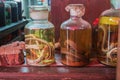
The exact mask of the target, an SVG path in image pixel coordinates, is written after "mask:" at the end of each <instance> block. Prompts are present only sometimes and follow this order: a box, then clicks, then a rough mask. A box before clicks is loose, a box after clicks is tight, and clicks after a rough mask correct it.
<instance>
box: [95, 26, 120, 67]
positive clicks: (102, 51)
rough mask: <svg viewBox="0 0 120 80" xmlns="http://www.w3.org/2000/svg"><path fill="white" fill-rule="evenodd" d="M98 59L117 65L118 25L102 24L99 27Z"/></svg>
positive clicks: (104, 62) (107, 63) (110, 64)
mask: <svg viewBox="0 0 120 80" xmlns="http://www.w3.org/2000/svg"><path fill="white" fill-rule="evenodd" d="M97 44H98V53H99V55H98V59H99V61H100V62H101V63H103V64H106V65H109V66H116V64H117V45H118V25H108V24H100V25H99V29H98V43H97Z"/></svg>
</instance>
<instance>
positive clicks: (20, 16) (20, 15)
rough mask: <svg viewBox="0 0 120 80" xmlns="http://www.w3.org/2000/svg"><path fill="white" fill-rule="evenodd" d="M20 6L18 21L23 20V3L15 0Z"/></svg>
mask: <svg viewBox="0 0 120 80" xmlns="http://www.w3.org/2000/svg"><path fill="white" fill-rule="evenodd" d="M14 1H16V3H17V5H18V20H22V2H21V0H14Z"/></svg>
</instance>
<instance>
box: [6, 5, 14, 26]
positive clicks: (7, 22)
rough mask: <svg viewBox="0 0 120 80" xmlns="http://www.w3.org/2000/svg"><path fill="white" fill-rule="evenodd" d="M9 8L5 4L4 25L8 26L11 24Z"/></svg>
mask: <svg viewBox="0 0 120 80" xmlns="http://www.w3.org/2000/svg"><path fill="white" fill-rule="evenodd" d="M11 16H12V15H11V6H10V5H9V4H6V3H5V24H6V25H9V24H11V20H12V19H11V18H12V17H11Z"/></svg>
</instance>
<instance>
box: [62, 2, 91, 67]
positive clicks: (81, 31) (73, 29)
mask: <svg viewBox="0 0 120 80" xmlns="http://www.w3.org/2000/svg"><path fill="white" fill-rule="evenodd" d="M65 9H66V11H67V12H70V19H68V20H66V21H64V22H63V23H62V24H61V29H60V44H61V54H62V59H61V61H62V63H63V64H65V65H67V66H85V65H87V64H88V63H89V58H90V53H91V40H92V38H91V35H92V29H91V25H90V24H89V23H88V22H87V21H85V20H84V19H82V16H83V15H84V13H85V7H84V5H83V4H69V5H68V6H67V7H66V8H65Z"/></svg>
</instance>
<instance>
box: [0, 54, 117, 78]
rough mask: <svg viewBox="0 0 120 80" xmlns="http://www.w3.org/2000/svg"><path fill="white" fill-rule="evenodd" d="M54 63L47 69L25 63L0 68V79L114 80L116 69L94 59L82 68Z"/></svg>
mask: <svg viewBox="0 0 120 80" xmlns="http://www.w3.org/2000/svg"><path fill="white" fill-rule="evenodd" d="M55 58H56V61H55V63H54V64H52V65H50V66H47V67H40V66H28V65H27V64H26V63H25V64H23V65H16V66H0V79H3V80H116V79H115V78H116V68H113V67H108V66H105V65H103V64H100V63H99V62H97V61H96V60H95V59H93V60H91V62H90V63H89V64H88V65H87V66H84V67H68V66H65V65H63V64H62V63H61V62H60V54H55Z"/></svg>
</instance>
